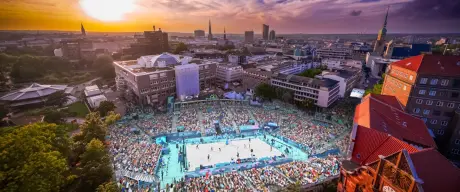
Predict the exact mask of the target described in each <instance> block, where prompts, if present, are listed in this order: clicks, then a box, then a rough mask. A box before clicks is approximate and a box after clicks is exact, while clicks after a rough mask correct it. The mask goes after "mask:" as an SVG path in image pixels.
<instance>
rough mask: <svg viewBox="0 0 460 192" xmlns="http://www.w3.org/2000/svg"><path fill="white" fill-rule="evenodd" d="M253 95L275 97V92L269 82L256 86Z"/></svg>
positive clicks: (266, 97) (267, 97)
mask: <svg viewBox="0 0 460 192" xmlns="http://www.w3.org/2000/svg"><path fill="white" fill-rule="evenodd" d="M255 95H256V96H258V97H262V98H264V99H273V98H275V97H276V92H275V90H274V89H273V87H271V86H270V85H269V84H266V83H263V84H260V85H258V86H257V87H256V89H255Z"/></svg>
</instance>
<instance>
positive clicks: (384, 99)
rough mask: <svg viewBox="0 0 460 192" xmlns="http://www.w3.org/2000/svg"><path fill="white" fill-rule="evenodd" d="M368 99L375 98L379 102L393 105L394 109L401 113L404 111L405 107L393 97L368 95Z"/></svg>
mask: <svg viewBox="0 0 460 192" xmlns="http://www.w3.org/2000/svg"><path fill="white" fill-rule="evenodd" d="M366 97H373V98H375V99H377V100H380V101H382V102H384V103H386V104H388V105H391V106H392V107H394V108H398V109H400V110H401V111H404V107H403V106H402V105H401V103H400V102H399V101H398V99H397V98H396V97H394V96H391V95H378V94H373V93H371V94H368V95H367V96H366Z"/></svg>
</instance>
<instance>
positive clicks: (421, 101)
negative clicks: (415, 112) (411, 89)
mask: <svg viewBox="0 0 460 192" xmlns="http://www.w3.org/2000/svg"><path fill="white" fill-rule="evenodd" d="M415 102H417V104H422V103H423V99H417V100H416V101H415Z"/></svg>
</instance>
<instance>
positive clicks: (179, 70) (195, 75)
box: [174, 64, 200, 101]
mask: <svg viewBox="0 0 460 192" xmlns="http://www.w3.org/2000/svg"><path fill="white" fill-rule="evenodd" d="M174 71H175V74H176V94H177V97H178V98H179V99H180V100H182V101H184V100H185V98H186V97H187V96H193V97H198V95H199V94H200V76H199V71H200V69H199V66H198V65H197V64H188V65H178V66H175V67H174Z"/></svg>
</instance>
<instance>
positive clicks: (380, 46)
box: [374, 6, 390, 54]
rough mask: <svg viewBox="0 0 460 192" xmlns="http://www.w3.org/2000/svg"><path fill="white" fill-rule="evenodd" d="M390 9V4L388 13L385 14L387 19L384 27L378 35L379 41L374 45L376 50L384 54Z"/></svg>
mask: <svg viewBox="0 0 460 192" xmlns="http://www.w3.org/2000/svg"><path fill="white" fill-rule="evenodd" d="M389 11H390V7H389V6H388V9H387V14H386V15H385V21H384V22H383V27H382V29H380V31H379V35H378V36H377V42H375V45H374V52H376V53H379V54H383V51H384V47H385V37H386V35H387V21H388V12H389Z"/></svg>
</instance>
